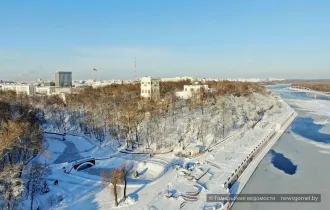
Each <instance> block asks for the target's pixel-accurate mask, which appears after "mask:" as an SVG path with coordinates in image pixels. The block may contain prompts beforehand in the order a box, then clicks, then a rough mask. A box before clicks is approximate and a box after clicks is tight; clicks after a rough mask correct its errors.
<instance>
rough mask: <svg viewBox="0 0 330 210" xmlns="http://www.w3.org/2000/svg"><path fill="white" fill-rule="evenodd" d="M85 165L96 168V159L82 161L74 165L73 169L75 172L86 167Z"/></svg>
mask: <svg viewBox="0 0 330 210" xmlns="http://www.w3.org/2000/svg"><path fill="white" fill-rule="evenodd" d="M85 165H90V166H94V165H95V159H94V158H91V159H87V160H82V161H79V162H76V163H75V164H74V165H73V168H74V169H75V170H79V168H80V167H82V166H85Z"/></svg>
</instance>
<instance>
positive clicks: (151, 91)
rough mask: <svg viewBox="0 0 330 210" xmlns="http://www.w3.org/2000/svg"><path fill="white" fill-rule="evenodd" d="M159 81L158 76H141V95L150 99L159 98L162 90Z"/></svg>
mask: <svg viewBox="0 0 330 210" xmlns="http://www.w3.org/2000/svg"><path fill="white" fill-rule="evenodd" d="M159 81H160V79H158V78H152V77H142V78H141V81H140V83H141V97H143V98H148V99H159V98H160V90H159Z"/></svg>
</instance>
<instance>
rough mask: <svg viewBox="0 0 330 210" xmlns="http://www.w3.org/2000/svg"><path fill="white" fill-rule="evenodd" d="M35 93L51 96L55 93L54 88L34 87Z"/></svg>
mask: <svg viewBox="0 0 330 210" xmlns="http://www.w3.org/2000/svg"><path fill="white" fill-rule="evenodd" d="M36 93H38V94H42V95H51V94H54V93H55V86H39V87H36Z"/></svg>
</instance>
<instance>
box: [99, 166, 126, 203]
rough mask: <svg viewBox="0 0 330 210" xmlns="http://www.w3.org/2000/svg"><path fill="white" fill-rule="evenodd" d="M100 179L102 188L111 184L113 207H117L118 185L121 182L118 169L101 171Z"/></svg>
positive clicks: (120, 174) (120, 173)
mask: <svg viewBox="0 0 330 210" xmlns="http://www.w3.org/2000/svg"><path fill="white" fill-rule="evenodd" d="M101 177H102V184H103V186H105V187H107V186H109V185H110V184H112V187H113V188H112V192H113V196H114V198H115V206H118V204H119V202H118V191H119V186H118V184H120V183H121V180H122V172H121V170H120V169H117V168H114V169H112V170H111V171H106V170H103V171H101Z"/></svg>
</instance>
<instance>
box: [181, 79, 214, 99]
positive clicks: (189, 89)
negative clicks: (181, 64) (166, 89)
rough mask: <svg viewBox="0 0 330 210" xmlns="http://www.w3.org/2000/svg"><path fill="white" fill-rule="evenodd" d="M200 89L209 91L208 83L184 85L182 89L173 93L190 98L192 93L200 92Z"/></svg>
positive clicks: (182, 97)
mask: <svg viewBox="0 0 330 210" xmlns="http://www.w3.org/2000/svg"><path fill="white" fill-rule="evenodd" d="M201 90H205V91H210V88H209V87H208V85H202V84H198V83H195V84H192V85H184V86H183V91H179V92H176V93H175V95H176V96H177V97H178V98H181V99H188V98H191V97H192V96H193V94H198V93H200V92H201Z"/></svg>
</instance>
